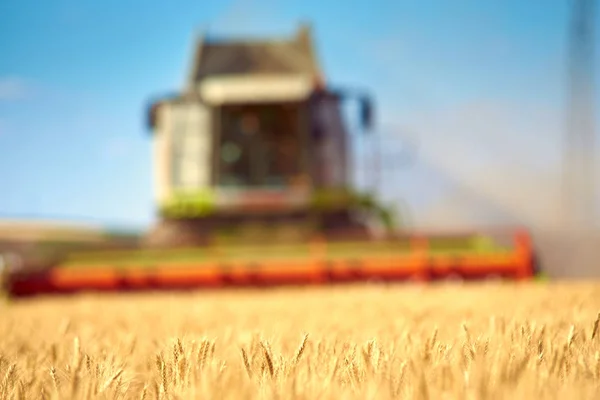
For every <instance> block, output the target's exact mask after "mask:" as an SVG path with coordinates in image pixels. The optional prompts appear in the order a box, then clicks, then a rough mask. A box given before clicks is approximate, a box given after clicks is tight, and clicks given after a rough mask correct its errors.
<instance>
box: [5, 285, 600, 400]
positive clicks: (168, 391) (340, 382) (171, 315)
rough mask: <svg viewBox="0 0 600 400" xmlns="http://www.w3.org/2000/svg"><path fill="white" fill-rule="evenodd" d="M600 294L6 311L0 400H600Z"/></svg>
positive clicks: (116, 301) (175, 298)
mask: <svg viewBox="0 0 600 400" xmlns="http://www.w3.org/2000/svg"><path fill="white" fill-rule="evenodd" d="M599 295H600V285H596V284H553V285H546V286H539V285H538V286H534V285H526V284H497V285H479V286H469V285H465V286H462V287H460V286H447V285H446V286H437V287H415V286H412V287H411V286H396V287H377V286H371V287H358V286H357V287H332V288H313V289H281V290H271V291H263V292H259V291H250V290H248V291H226V292H205V293H201V292H197V293H180V294H141V295H109V296H100V295H98V296H93V295H83V296H77V297H69V298H47V299H36V300H28V301H20V302H12V303H4V304H2V305H0V399H113V398H119V399H200V398H202V399H206V398H208V399H246V398H264V399H288V398H289V399H390V398H410V399H503V398H510V399H567V398H569V399H596V398H600V396H599V395H600V391H599V385H600V337H599V336H600V335H599V334H598V329H599V327H598V326H599V324H600V317H599V316H598V312H599V311H600V296H599Z"/></svg>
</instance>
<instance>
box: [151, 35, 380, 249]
mask: <svg viewBox="0 0 600 400" xmlns="http://www.w3.org/2000/svg"><path fill="white" fill-rule="evenodd" d="M347 99H356V100H357V101H358V104H359V117H360V122H361V128H362V129H363V130H370V129H372V128H373V123H374V121H373V103H372V99H371V98H370V97H369V96H368V95H367V94H366V93H361V92H353V91H345V90H332V89H330V88H328V87H327V86H326V85H325V84H324V79H323V76H322V73H321V70H320V68H319V66H318V62H317V60H316V56H315V54H314V51H313V46H312V41H311V37H310V30H309V29H308V27H306V26H303V27H301V29H300V30H299V32H298V33H297V35H296V37H295V38H294V39H292V40H290V41H250V42H239V41H223V40H208V39H206V38H200V39H199V40H198V42H197V44H196V53H195V57H194V62H193V65H192V69H191V73H190V77H189V79H188V81H187V83H186V87H185V89H184V91H183V92H182V93H181V94H179V95H176V96H173V97H170V98H165V99H161V100H159V101H156V102H154V103H152V105H151V107H150V127H151V129H152V131H153V142H154V157H153V158H154V185H155V195H156V202H157V204H158V205H159V213H160V222H159V224H158V225H157V226H156V227H155V229H154V230H152V232H151V233H150V235H149V236H148V238H147V239H148V241H147V244H149V245H157V246H158V245H167V246H182V245H198V244H206V243H209V242H213V241H215V240H224V239H225V238H229V239H232V238H233V237H237V238H240V237H242V236H244V237H245V239H255V240H261V239H259V238H260V237H262V235H260V234H259V231H263V233H265V234H266V235H268V237H276V238H279V239H281V238H288V239H290V238H295V240H301V241H305V240H307V239H308V238H310V237H313V236H315V235H321V236H326V237H328V238H332V237H338V236H339V235H340V234H341V233H342V232H343V233H344V235H348V234H352V235H359V236H363V237H367V236H368V235H369V234H368V232H367V228H366V226H364V224H363V223H361V222H358V221H356V220H355V218H354V217H353V213H354V211H355V210H356V209H357V208H365V207H370V208H374V206H375V203H374V200H373V199H372V198H367V196H363V195H359V194H357V193H356V191H355V190H354V188H353V184H352V175H351V171H352V167H351V161H352V160H350V158H351V157H350V149H349V146H350V135H349V133H348V128H347V124H346V123H345V121H344V119H343V113H342V108H341V106H342V102H344V101H346V100H347ZM283 231H285V232H286V233H285V234H284V232H283ZM233 232H235V233H236V234H235V235H232V233H233ZM243 232H246V233H248V234H247V235H241V233H243Z"/></svg>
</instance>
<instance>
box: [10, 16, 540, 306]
mask: <svg viewBox="0 0 600 400" xmlns="http://www.w3.org/2000/svg"><path fill="white" fill-rule="evenodd" d="M349 98H354V99H355V100H357V101H358V105H359V111H360V121H361V125H362V128H363V130H364V131H369V130H371V129H372V125H373V106H372V103H371V99H370V98H369V96H368V95H367V94H366V93H361V92H353V91H346V90H336V89H333V88H330V87H327V86H326V85H325V81H324V78H323V76H322V74H321V70H320V68H319V65H318V62H317V59H316V56H315V52H314V49H313V44H312V40H311V33H310V29H309V28H308V27H307V26H302V27H301V29H300V30H299V31H298V33H297V34H296V36H295V37H294V38H293V39H291V40H278V41H250V42H247V41H223V40H215V39H211V40H208V39H206V38H200V39H199V40H198V42H197V43H196V47H195V54H194V57H193V62H192V66H191V71H190V75H189V77H188V80H187V82H186V85H185V88H184V90H183V91H182V93H180V94H178V95H176V96H171V97H166V98H161V99H159V100H157V101H155V102H153V103H152V104H151V106H150V108H149V112H148V121H149V125H150V128H151V131H152V140H153V152H154V154H153V160H154V186H155V193H156V202H157V204H158V209H159V214H160V220H159V222H158V223H157V224H156V226H155V227H154V228H153V229H151V230H150V232H148V233H147V235H145V236H144V237H143V238H142V239H141V241H140V242H141V243H140V245H139V246H138V247H139V248H136V249H127V250H115V251H98V252H93V251H83V252H79V253H75V252H71V253H67V254H65V255H64V257H63V259H62V260H61V261H60V262H57V263H55V264H53V265H51V266H49V267H48V268H43V269H37V270H35V271H32V270H30V269H28V268H26V266H25V267H23V268H20V269H17V270H14V269H13V271H12V272H11V273H10V274H9V276H8V277H7V278H6V281H7V288H8V291H9V292H10V293H11V294H12V295H14V296H28V295H36V294H43V293H70V292H77V291H119V290H158V289H189V288H199V287H219V288H220V287H224V286H231V285H237V286H248V285H280V284H329V283H335V282H351V281H373V280H374V281H397V280H418V281H429V280H436V279H447V278H449V277H459V278H461V279H482V278H489V277H500V278H506V279H522V280H526V279H531V278H532V277H533V276H534V274H535V272H536V268H535V259H534V254H533V249H532V242H531V239H530V237H529V234H528V232H527V231H526V230H523V229H504V230H500V231H499V232H487V233H474V234H454V235H432V234H426V233H422V234H420V233H416V232H413V233H399V232H402V230H401V229H399V227H398V226H396V221H395V220H394V218H393V215H392V213H391V212H390V211H389V209H387V208H385V207H383V206H382V205H380V204H379V203H378V201H377V199H376V198H375V196H373V195H371V194H369V193H358V192H357V190H355V188H354V185H353V184H352V183H351V181H352V179H351V178H352V177H351V173H350V171H351V170H352V168H351V165H352V163H351V160H350V150H349V148H350V146H349V145H350V143H349V141H350V135H349V133H348V130H347V128H346V125H347V123H345V121H344V120H343V118H342V110H341V105H342V102H343V101H345V100H346V99H349ZM373 226H379V227H383V228H384V232H383V233H384V234H383V236H382V235H380V234H381V229H380V230H379V233H380V234H379V235H378V234H376V231H377V230H374V229H373V228H372V227H373Z"/></svg>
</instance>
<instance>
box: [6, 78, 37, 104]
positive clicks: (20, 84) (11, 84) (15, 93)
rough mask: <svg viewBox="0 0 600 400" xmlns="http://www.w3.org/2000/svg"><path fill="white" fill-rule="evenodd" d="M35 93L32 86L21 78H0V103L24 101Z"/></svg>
mask: <svg viewBox="0 0 600 400" xmlns="http://www.w3.org/2000/svg"><path fill="white" fill-rule="evenodd" d="M32 93H33V88H32V86H31V85H30V84H29V83H28V82H26V81H25V80H24V79H22V78H19V77H13V76H8V77H0V101H16V100H23V99H25V98H27V97H29V96H31V94H32Z"/></svg>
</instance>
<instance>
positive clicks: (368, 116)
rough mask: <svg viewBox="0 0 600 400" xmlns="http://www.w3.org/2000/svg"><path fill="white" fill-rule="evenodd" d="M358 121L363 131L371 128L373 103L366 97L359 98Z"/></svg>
mask: <svg viewBox="0 0 600 400" xmlns="http://www.w3.org/2000/svg"><path fill="white" fill-rule="evenodd" d="M360 123H361V125H362V128H363V129H364V130H365V131H369V130H371V129H373V104H372V103H371V99H369V98H368V97H363V98H361V100H360Z"/></svg>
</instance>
